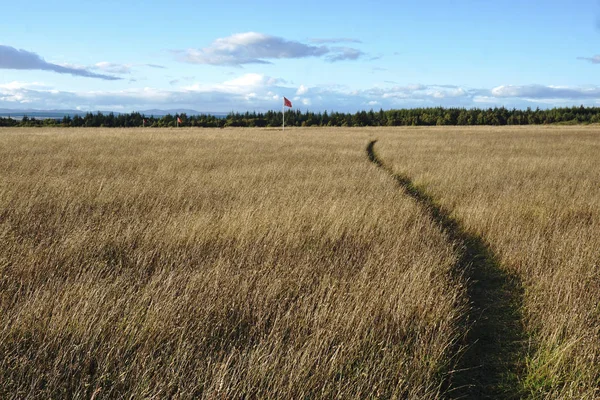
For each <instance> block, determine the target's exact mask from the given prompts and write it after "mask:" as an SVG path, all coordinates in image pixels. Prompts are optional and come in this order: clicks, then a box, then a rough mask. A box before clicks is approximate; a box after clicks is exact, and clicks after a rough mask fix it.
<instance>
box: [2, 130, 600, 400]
mask: <svg viewBox="0 0 600 400" xmlns="http://www.w3.org/2000/svg"><path fill="white" fill-rule="evenodd" d="M375 140H377V141H376V142H375ZM598 154H600V134H598V132H597V128H596V127H593V126H589V127H581V126H575V127H536V128H532V127H527V128H526V127H503V128H492V127H484V128H482V127H477V128H475V127H472V128H471V127H460V128H459V127H431V128H353V129H344V128H314V129H290V130H288V129H286V131H285V133H282V132H280V131H278V130H270V129H246V128H236V129H233V128H232V129H221V130H208V129H206V130H203V129H193V128H180V129H151V128H146V129H142V128H137V129H127V130H125V129H100V128H94V129H83V128H68V129H64V128H62V129H61V128H44V129H40V128H24V127H22V128H4V129H0V243H1V246H0V382H1V384H0V398H15V399H17V398H19V399H21V398H92V397H93V398H95V399H100V398H419V399H421V398H432V399H433V398H456V397H460V398H482V397H486V396H487V397H493V398H517V397H523V398H526V397H529V398H556V399H558V398H573V399H580V398H589V399H593V398H599V397H600V367H598V366H599V365H600V239H599V238H600V234H599V233H600V185H599V184H598V176H600V161H598V160H599V158H598Z"/></svg>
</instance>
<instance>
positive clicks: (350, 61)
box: [0, 0, 600, 113]
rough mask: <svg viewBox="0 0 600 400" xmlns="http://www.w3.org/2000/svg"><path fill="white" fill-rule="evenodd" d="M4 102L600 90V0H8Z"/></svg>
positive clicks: (465, 98) (151, 104)
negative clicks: (298, 0)
mask: <svg viewBox="0 0 600 400" xmlns="http://www.w3.org/2000/svg"><path fill="white" fill-rule="evenodd" d="M2 14H3V16H4V17H3V18H2V23H1V24H0V109H18V110H24V109H38V110H58V109H60V110H64V109H79V110H83V111H95V110H107V111H117V112H130V111H141V110H149V109H162V110H172V109H192V110H197V111H200V112H215V113H216V112H230V111H240V112H245V111H266V110H272V109H275V110H278V109H281V107H282V101H283V96H285V97H287V98H288V99H290V100H291V101H292V103H293V107H294V108H297V109H300V110H302V111H304V110H311V111H324V110H328V111H344V112H355V111H358V110H369V109H374V110H379V109H380V108H383V109H391V108H412V107H437V106H444V107H466V108H471V107H483V108H487V107H494V106H505V107H509V108H513V107H516V108H526V107H532V108H535V107H540V108H548V107H555V106H572V105H577V106H579V105H582V104H583V105H586V106H600V85H599V83H598V81H599V79H598V77H599V73H600V40H599V39H600V1H599V0H593V1H592V0H577V1H574V2H567V1H564V0H561V1H556V0H546V1H538V0H532V1H525V0H520V1H516V0H505V1H502V0H499V1H483V0H479V1H476V0H445V1H444V0H429V1H427V2H416V1H411V2H408V1H399V0H397V1H382V0H371V1H368V2H367V1H354V0H346V1H327V0H320V1H315V0H305V1H302V2H292V1H280V2H273V1H265V0H254V1H231V0H220V1H218V2H215V1H211V2H205V1H201V0H196V1H187V0H171V1H169V2H166V1H155V2H143V1H136V0H131V1H128V0H120V1H114V0H105V1H102V2H98V1H91V0H77V1H71V0H65V1H63V0H55V1H52V2H49V1H47V0H44V1H39V0H30V1H27V2H17V1H14V0H8V1H6V2H4V4H3V5H2Z"/></svg>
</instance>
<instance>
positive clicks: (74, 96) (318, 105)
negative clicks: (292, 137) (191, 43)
mask: <svg viewBox="0 0 600 400" xmlns="http://www.w3.org/2000/svg"><path fill="white" fill-rule="evenodd" d="M302 88H304V89H307V88H306V86H304V85H301V86H300V87H296V86H293V85H288V84H287V83H286V82H285V81H283V80H281V79H278V78H275V77H270V76H266V75H263V74H258V73H247V74H243V75H240V76H237V77H235V78H232V79H229V80H225V81H223V82H220V83H207V82H196V83H194V84H190V85H188V86H186V87H181V88H173V89H171V90H163V89H157V88H152V87H139V88H128V89H126V90H118V91H61V90H57V89H56V88H54V87H51V86H48V85H46V84H44V83H42V82H19V81H15V82H7V83H3V84H0V108H24V107H27V108H37V109H66V108H68V109H73V108H76V107H81V108H82V109H83V110H109V109H114V110H123V111H131V110H144V109H149V108H162V109H172V108H188V109H195V110H198V111H212V112H227V111H231V110H234V111H241V112H244V111H253V110H256V111H266V110H273V109H275V110H277V109H280V106H281V98H282V97H283V96H285V97H287V98H289V99H292V100H293V102H294V106H295V107H298V106H300V107H308V108H309V109H311V110H315V111H322V110H336V111H349V112H355V111H356V110H360V109H365V108H367V109H368V108H371V107H374V106H376V107H377V108H379V107H381V108H383V109H390V108H404V107H417V106H419V107H436V106H446V107H474V106H478V105H479V106H485V107H487V106H506V107H509V108H512V107H517V108H523V107H527V106H536V105H539V106H540V107H551V106H554V105H561V106H562V105H574V104H576V105H579V104H586V105H596V104H597V102H598V101H599V100H600V87H584V88H581V87H557V86H541V85H529V86H510V85H504V86H497V87H495V88H493V89H470V88H467V87H457V86H455V85H424V84H411V85H386V86H381V87H372V88H369V89H360V90H357V89H354V88H350V87H344V86H339V85H314V86H311V87H310V90H301V89H302ZM299 92H301V94H299Z"/></svg>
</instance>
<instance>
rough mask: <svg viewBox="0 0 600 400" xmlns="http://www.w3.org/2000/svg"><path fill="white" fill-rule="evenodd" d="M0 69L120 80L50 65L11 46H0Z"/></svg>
mask: <svg viewBox="0 0 600 400" xmlns="http://www.w3.org/2000/svg"><path fill="white" fill-rule="evenodd" d="M0 69H20V70H42V71H53V72H57V73H59V74H71V75H75V76H83V77H86V78H97V79H104V80H111V81H113V80H119V79H121V78H118V77H115V76H110V75H103V74H97V73H95V72H91V71H89V70H88V69H85V68H75V67H70V66H63V65H58V64H52V63H49V62H47V61H45V60H44V59H43V58H42V57H40V56H39V55H37V54H36V53H32V52H30V51H26V50H19V49H15V48H14V47H11V46H4V45H0Z"/></svg>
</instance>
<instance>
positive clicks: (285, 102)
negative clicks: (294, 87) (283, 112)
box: [283, 97, 292, 108]
mask: <svg viewBox="0 0 600 400" xmlns="http://www.w3.org/2000/svg"><path fill="white" fill-rule="evenodd" d="M283 105H284V106H286V107H289V108H292V102H291V101H289V100H288V99H286V98H285V97H284V98H283Z"/></svg>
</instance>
